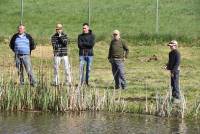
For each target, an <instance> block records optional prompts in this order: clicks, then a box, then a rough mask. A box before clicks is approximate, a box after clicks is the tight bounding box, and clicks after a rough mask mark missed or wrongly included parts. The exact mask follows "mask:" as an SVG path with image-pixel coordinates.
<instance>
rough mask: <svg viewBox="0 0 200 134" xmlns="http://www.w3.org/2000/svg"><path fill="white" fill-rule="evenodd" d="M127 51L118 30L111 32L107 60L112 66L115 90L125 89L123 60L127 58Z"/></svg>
mask: <svg viewBox="0 0 200 134" xmlns="http://www.w3.org/2000/svg"><path fill="white" fill-rule="evenodd" d="M128 52H129V49H128V47H127V45H126V44H125V42H124V41H122V39H121V38H120V32H119V31H118V30H114V31H113V39H112V41H111V43H110V48H109V53H108V60H109V61H110V63H111V65H112V73H113V77H114V79H115V89H119V88H122V89H125V88H126V79H125V69H124V68H125V67H124V60H125V58H127V57H128Z"/></svg>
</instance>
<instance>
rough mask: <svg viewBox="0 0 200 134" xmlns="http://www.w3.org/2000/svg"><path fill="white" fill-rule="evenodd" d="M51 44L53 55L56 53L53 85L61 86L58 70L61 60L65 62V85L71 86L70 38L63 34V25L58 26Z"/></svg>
mask: <svg viewBox="0 0 200 134" xmlns="http://www.w3.org/2000/svg"><path fill="white" fill-rule="evenodd" d="M51 43H52V46H53V53H54V79H53V85H55V86H58V85H59V84H60V81H59V71H58V69H59V65H60V63H61V60H63V61H64V70H65V83H66V84H68V85H69V86H71V84H72V78H71V70H70V64H69V58H68V54H67V48H68V38H67V35H66V34H65V33H64V32H63V26H62V24H57V25H56V33H55V34H54V35H53V36H52V37H51Z"/></svg>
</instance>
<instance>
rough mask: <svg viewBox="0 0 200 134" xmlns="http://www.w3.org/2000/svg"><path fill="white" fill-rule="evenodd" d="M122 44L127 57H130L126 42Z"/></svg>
mask: <svg viewBox="0 0 200 134" xmlns="http://www.w3.org/2000/svg"><path fill="white" fill-rule="evenodd" d="M122 45H123V49H124V51H125V58H128V53H129V49H128V46H127V45H126V43H124V42H122Z"/></svg>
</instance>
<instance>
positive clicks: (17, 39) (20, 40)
mask: <svg viewBox="0 0 200 134" xmlns="http://www.w3.org/2000/svg"><path fill="white" fill-rule="evenodd" d="M35 47H36V46H35V43H34V40H33V38H32V37H31V36H30V35H29V34H28V33H25V26H24V25H19V26H18V33H16V34H14V35H13V36H12V38H11V40H10V48H11V49H12V51H13V52H14V53H15V61H16V67H17V69H18V74H19V77H20V84H21V85H23V84H24V73H23V72H24V67H25V70H26V72H27V74H28V78H29V80H30V85H32V86H35V85H36V80H35V77H34V75H33V72H32V66H31V60H30V54H31V51H32V50H34V49H35Z"/></svg>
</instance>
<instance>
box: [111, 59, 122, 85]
mask: <svg viewBox="0 0 200 134" xmlns="http://www.w3.org/2000/svg"><path fill="white" fill-rule="evenodd" d="M110 63H111V65H112V73H113V77H114V79H115V88H116V89H119V88H122V89H125V88H126V78H125V67H124V62H123V60H122V59H117V60H115V59H111V60H110Z"/></svg>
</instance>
